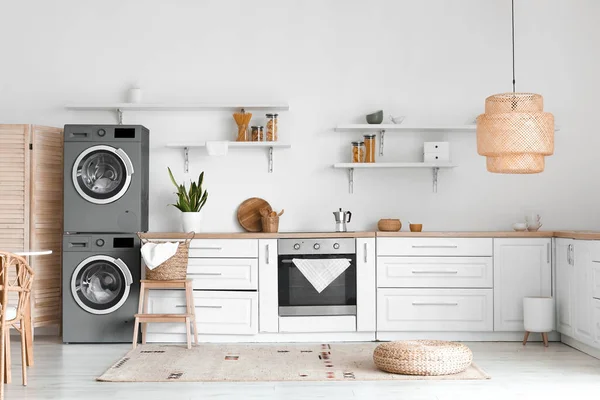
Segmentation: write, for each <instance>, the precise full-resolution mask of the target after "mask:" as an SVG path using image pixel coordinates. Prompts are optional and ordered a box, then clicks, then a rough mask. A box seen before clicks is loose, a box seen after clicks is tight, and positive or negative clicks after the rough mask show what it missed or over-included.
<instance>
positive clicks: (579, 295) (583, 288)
mask: <svg viewBox="0 0 600 400" xmlns="http://www.w3.org/2000/svg"><path fill="white" fill-rule="evenodd" d="M574 247H575V250H574V256H573V258H574V264H575V267H574V272H575V290H574V292H573V294H574V297H573V310H574V312H575V315H574V321H573V322H574V323H575V325H574V326H573V328H574V329H573V337H574V338H575V339H577V340H579V341H580V342H583V343H586V344H592V343H593V342H594V328H593V324H592V255H591V247H592V242H590V241H586V240H575V241H574Z"/></svg>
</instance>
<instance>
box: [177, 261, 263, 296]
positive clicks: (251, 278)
mask: <svg viewBox="0 0 600 400" xmlns="http://www.w3.org/2000/svg"><path fill="white" fill-rule="evenodd" d="M187 277H188V278H189V279H192V283H193V287H194V289H221V290H256V289H257V288H258V260H257V259H256V258H190V259H189V261H188V269H187Z"/></svg>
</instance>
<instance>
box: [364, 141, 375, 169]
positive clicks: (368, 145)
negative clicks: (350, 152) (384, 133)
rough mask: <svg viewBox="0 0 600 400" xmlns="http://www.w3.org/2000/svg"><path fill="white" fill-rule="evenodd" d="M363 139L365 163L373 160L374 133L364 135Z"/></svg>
mask: <svg viewBox="0 0 600 400" xmlns="http://www.w3.org/2000/svg"><path fill="white" fill-rule="evenodd" d="M364 141H365V161H364V162H366V163H374V162H375V146H376V143H375V135H364Z"/></svg>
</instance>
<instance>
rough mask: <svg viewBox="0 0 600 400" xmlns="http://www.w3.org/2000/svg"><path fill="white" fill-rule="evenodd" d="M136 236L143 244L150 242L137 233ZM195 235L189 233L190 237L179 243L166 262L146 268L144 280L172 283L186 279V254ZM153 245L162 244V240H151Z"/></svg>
mask: <svg viewBox="0 0 600 400" xmlns="http://www.w3.org/2000/svg"><path fill="white" fill-rule="evenodd" d="M138 236H139V238H140V240H141V242H142V245H143V244H146V243H148V242H151V241H150V240H148V239H146V238H145V237H144V234H142V233H138ZM194 236H195V233H194V232H190V236H189V237H188V238H187V239H185V240H184V241H183V242H179V245H178V246H177V251H176V252H175V254H174V255H173V256H172V257H171V258H169V259H168V260H167V261H165V262H163V263H162V264H160V265H159V266H157V267H156V268H154V269H149V268H148V267H146V279H148V280H151V281H172V280H182V279H186V278H187V267H188V253H189V249H190V242H191V241H192V239H193V238H194ZM152 242H154V243H163V242H165V241H164V240H153V241H152Z"/></svg>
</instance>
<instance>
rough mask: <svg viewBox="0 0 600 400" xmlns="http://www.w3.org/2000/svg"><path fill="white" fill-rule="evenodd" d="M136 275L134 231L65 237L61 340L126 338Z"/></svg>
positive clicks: (135, 296) (112, 340) (138, 266)
mask: <svg viewBox="0 0 600 400" xmlns="http://www.w3.org/2000/svg"><path fill="white" fill-rule="evenodd" d="M140 278H141V259H140V240H139V238H138V237H137V235H136V234H72V235H65V236H63V282H62V283H63V286H62V287H63V290H62V293H63V295H62V297H63V329H62V332H63V342H65V343H127V342H129V343H130V342H131V340H132V338H133V321H134V314H136V313H137V307H138V296H139V288H140Z"/></svg>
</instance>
